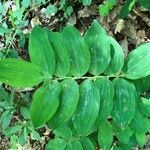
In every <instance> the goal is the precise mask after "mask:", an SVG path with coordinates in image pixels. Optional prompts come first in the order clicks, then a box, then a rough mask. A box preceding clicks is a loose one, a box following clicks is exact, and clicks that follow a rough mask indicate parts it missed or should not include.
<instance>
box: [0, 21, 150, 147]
mask: <svg viewBox="0 0 150 150" xmlns="http://www.w3.org/2000/svg"><path fill="white" fill-rule="evenodd" d="M29 55H30V62H27V61H24V60H22V59H10V58H8V59H3V60H0V81H1V82H3V83H5V84H7V85H10V86H13V87H17V88H25V87H32V86H36V85H38V86H36V88H35V89H37V90H36V91H35V92H34V94H33V100H32V104H31V108H30V115H31V120H32V123H33V126H34V127H35V128H40V127H43V126H45V125H47V126H48V127H49V128H50V129H52V130H53V132H54V134H55V138H54V139H53V140H50V141H49V143H48V144H47V145H46V149H48V150H52V149H54V150H60V149H61V150H83V149H84V150H94V149H96V148H97V147H100V148H101V149H104V150H109V149H111V148H112V147H113V148H114V149H121V150H122V149H124V148H125V149H127V148H128V149H131V147H134V146H136V145H139V146H141V147H143V146H144V144H145V143H146V141H147V140H146V135H147V133H148V132H149V131H150V119H149V117H150V109H149V108H150V99H149V95H148V90H149V87H150V43H145V44H142V45H140V46H139V47H137V48H135V49H134V50H133V51H131V52H130V53H129V54H128V56H127V57H125V56H124V52H123V49H122V48H121V46H120V45H119V43H118V42H117V41H116V40H115V39H114V38H113V37H110V36H109V35H107V34H106V32H105V30H104V29H103V28H102V27H101V25H100V24H99V23H98V22H97V21H93V23H92V25H91V27H90V28H89V29H88V30H87V31H86V32H85V34H84V35H83V36H81V34H80V32H79V31H78V30H77V29H76V28H74V27H73V26H71V25H67V26H66V27H65V28H64V29H63V30H62V31H61V32H52V31H51V30H49V29H48V28H42V27H39V26H37V27H35V28H34V29H33V30H32V32H31V34H30V38H29Z"/></svg>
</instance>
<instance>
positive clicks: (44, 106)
mask: <svg viewBox="0 0 150 150" xmlns="http://www.w3.org/2000/svg"><path fill="white" fill-rule="evenodd" d="M60 91H61V86H60V83H58V82H57V81H53V82H52V83H46V84H44V85H42V87H40V88H39V89H38V90H37V91H36V92H35V93H34V95H33V101H32V105H31V109H30V111H31V120H32V122H33V125H34V127H40V126H42V125H44V124H45V123H46V122H47V121H48V120H50V118H51V117H52V116H53V115H54V113H55V112H56V110H57V108H58V105H59V94H60Z"/></svg>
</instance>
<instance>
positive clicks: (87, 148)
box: [80, 137, 95, 150]
mask: <svg viewBox="0 0 150 150" xmlns="http://www.w3.org/2000/svg"><path fill="white" fill-rule="evenodd" d="M80 142H81V144H82V147H83V149H84V150H95V146H94V144H93V143H92V141H91V140H90V139H89V138H87V137H83V138H81V140H80Z"/></svg>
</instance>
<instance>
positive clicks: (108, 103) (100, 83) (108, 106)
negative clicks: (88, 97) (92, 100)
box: [95, 78, 114, 129]
mask: <svg viewBox="0 0 150 150" xmlns="http://www.w3.org/2000/svg"><path fill="white" fill-rule="evenodd" d="M95 86H96V87H97V88H98V90H99V95H100V99H101V101H100V109H99V114H98V116H97V119H96V122H95V127H96V129H97V128H99V126H100V124H102V123H103V122H105V121H106V119H107V118H108V117H109V116H110V114H111V111H112V108H113V98H114V87H113V84H112V82H111V81H109V80H108V79H106V78H101V79H97V80H96V81H95Z"/></svg>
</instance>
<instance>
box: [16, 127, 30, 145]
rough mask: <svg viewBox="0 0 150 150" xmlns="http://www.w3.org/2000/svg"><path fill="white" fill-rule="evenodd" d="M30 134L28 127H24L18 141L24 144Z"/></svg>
mask: <svg viewBox="0 0 150 150" xmlns="http://www.w3.org/2000/svg"><path fill="white" fill-rule="evenodd" d="M28 134H29V131H28V130H27V128H26V127H24V128H23V131H22V132H21V133H20V135H19V137H18V142H19V144H20V145H24V144H25V143H26V142H27V140H28Z"/></svg>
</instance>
